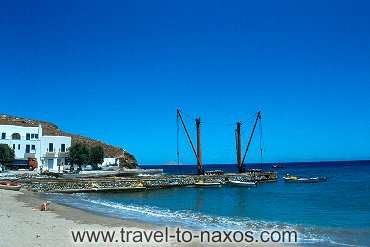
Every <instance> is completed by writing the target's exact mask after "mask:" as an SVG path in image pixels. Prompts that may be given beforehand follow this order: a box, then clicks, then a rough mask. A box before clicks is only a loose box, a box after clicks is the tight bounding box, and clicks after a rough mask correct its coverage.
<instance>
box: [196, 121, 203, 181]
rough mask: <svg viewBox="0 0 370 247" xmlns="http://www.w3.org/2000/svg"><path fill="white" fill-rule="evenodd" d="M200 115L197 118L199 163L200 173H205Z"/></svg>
mask: <svg viewBox="0 0 370 247" xmlns="http://www.w3.org/2000/svg"><path fill="white" fill-rule="evenodd" d="M200 123H201V122H200V117H198V118H196V119H195V124H196V127H197V163H198V175H201V174H203V163H202V146H201V142H200Z"/></svg>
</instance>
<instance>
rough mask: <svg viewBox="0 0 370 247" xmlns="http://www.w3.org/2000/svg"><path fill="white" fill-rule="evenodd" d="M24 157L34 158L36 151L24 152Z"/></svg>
mask: <svg viewBox="0 0 370 247" xmlns="http://www.w3.org/2000/svg"><path fill="white" fill-rule="evenodd" d="M24 158H25V159H29V158H32V159H35V158H36V153H25V154H24Z"/></svg>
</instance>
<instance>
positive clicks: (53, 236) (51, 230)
mask: <svg viewBox="0 0 370 247" xmlns="http://www.w3.org/2000/svg"><path fill="white" fill-rule="evenodd" d="M0 198H1V200H0V232H1V234H0V246H2V247H8V246H9V247H17V246H19V247H21V246H40V247H42V246H45V247H46V246H54V247H58V246H122V245H125V246H143V245H145V244H143V243H140V244H127V243H124V244H123V243H119V242H117V243H106V244H105V243H103V242H99V243H98V244H97V243H88V242H87V241H86V243H85V242H84V243H74V242H73V239H72V235H71V230H82V231H83V230H95V231H99V230H110V231H112V230H116V231H117V232H119V231H120V230H121V228H122V227H124V228H125V230H127V231H135V230H148V229H151V230H153V229H156V228H158V227H157V226H153V225H145V224H140V223H136V222H131V221H125V220H120V219H114V218H110V217H104V216H100V215H94V214H90V213H87V212H85V211H82V210H78V209H74V208H70V207H66V206H63V205H58V204H53V203H52V204H51V205H50V210H49V211H47V212H42V211H40V209H39V205H41V203H42V201H41V200H40V198H38V195H37V194H35V193H32V192H27V191H24V192H16V191H7V190H0ZM158 229H159V228H158ZM146 245H147V246H155V244H154V243H150V244H146ZM159 245H161V246H163V243H162V244H158V246H159ZM171 246H173V244H171Z"/></svg>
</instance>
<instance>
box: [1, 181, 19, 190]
mask: <svg viewBox="0 0 370 247" xmlns="http://www.w3.org/2000/svg"><path fill="white" fill-rule="evenodd" d="M21 187H22V186H21V184H20V183H18V182H11V181H1V182H0V189H3V190H15V191H19V190H20V189H21Z"/></svg>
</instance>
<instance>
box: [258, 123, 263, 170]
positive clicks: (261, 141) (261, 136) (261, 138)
mask: <svg viewBox="0 0 370 247" xmlns="http://www.w3.org/2000/svg"><path fill="white" fill-rule="evenodd" d="M259 125H260V151H261V170H262V162H263V135H262V118H260V122H259Z"/></svg>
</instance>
